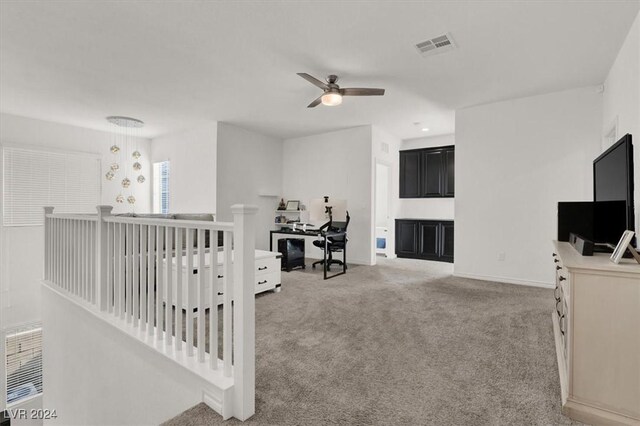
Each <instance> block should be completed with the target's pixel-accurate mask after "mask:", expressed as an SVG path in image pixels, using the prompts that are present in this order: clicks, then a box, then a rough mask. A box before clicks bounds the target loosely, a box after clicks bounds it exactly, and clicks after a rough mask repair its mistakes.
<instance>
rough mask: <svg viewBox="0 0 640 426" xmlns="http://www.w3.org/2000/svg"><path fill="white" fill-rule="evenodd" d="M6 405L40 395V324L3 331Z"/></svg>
mask: <svg viewBox="0 0 640 426" xmlns="http://www.w3.org/2000/svg"><path fill="white" fill-rule="evenodd" d="M4 343H5V356H6V361H5V366H6V377H7V387H6V389H7V399H6V401H7V404H13V403H16V402H18V401H20V400H22V399H25V398H30V397H32V396H35V395H40V394H41V393H42V325H41V324H39V323H38V324H31V325H28V326H24V327H20V328H14V329H11V330H7V331H6V332H5V342H4Z"/></svg>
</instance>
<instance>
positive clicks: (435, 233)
mask: <svg viewBox="0 0 640 426" xmlns="http://www.w3.org/2000/svg"><path fill="white" fill-rule="evenodd" d="M439 228H440V224H439V223H438V222H430V221H421V222H420V223H419V231H418V232H419V236H420V252H419V253H418V254H419V256H420V257H421V258H423V259H431V260H437V259H438V257H439V256H440V235H439V234H440V229H439Z"/></svg>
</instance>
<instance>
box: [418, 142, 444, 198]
mask: <svg viewBox="0 0 640 426" xmlns="http://www.w3.org/2000/svg"><path fill="white" fill-rule="evenodd" d="M442 157H443V156H442V151H423V152H422V196H423V197H441V196H442V184H443V182H442V181H443V176H442Z"/></svg>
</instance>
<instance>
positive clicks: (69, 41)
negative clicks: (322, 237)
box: [0, 0, 640, 138]
mask: <svg viewBox="0 0 640 426" xmlns="http://www.w3.org/2000/svg"><path fill="white" fill-rule="evenodd" d="M639 9H640V1H612V0H607V1H585V2H575V1H574V2H569V1H543V0H540V1H533V0H531V1H527V2H522V1H517V2H514V1H511V2H504V1H503V2H500V1H491V2H479V1H470V2H416V1H411V2H375V1H369V2H360V1H359V2H355V1H353V2H347V1H342V2H338V1H333V2H321V1H315V2H268V1H254V2H240V1H237V2H206V1H193V2H182V3H180V2H164V3H161V2H135V1H119V2H115V1H113V2H97V1H91V2H77V1H68V2H60V1H56V2H53V1H52V2H37V1H30V2H8V1H3V2H2V3H1V9H0V12H1V13H0V16H1V17H0V110H1V111H2V112H6V113H10V114H16V115H23V116H28V117H34V118H39V119H44V120H50V121H57V122H62V123H68V124H73V125H78V126H83V127H90V128H96V129H107V128H108V125H107V122H106V121H105V120H104V117H106V116H108V115H114V114H115V115H129V116H133V117H136V118H139V119H142V120H143V121H145V122H146V124H147V125H146V126H145V132H144V135H145V136H148V137H154V136H157V135H161V134H164V133H168V132H173V131H177V130H180V129H185V128H189V127H192V126H195V125H197V124H198V123H199V122H202V121H205V120H219V121H227V122H231V123H234V124H237V125H239V126H244V127H247V128H250V129H254V130H256V131H259V132H263V133H266V134H270V135H274V136H278V137H283V138H286V137H294V136H300V135H306V134H313V133H320V132H324V131H328V130H334V129H339V128H345V127H352V126H356V125H363V124H376V125H379V126H381V127H383V128H385V129H387V130H388V131H389V132H391V133H393V134H395V135H396V136H398V137H400V138H413V137H419V136H425V135H427V134H425V133H423V132H421V130H420V128H421V127H429V128H430V129H431V131H430V132H429V133H428V134H431V135H436V134H444V133H451V132H453V131H454V112H453V111H454V110H455V109H457V108H461V107H465V106H470V105H476V104H480V103H486V102H491V101H495V100H500V99H508V98H513V97H520V96H526V95H533V94H537V93H544V92H550V91H554V90H561V89H565V88H570V87H579V86H587V85H596V84H601V83H602V82H603V81H604V79H605V77H606V74H607V71H608V69H609V68H610V66H611V64H612V62H613V60H614V58H615V56H616V54H617V51H618V49H619V48H620V46H621V44H622V41H623V40H624V37H625V35H626V34H627V32H628V31H629V27H630V26H631V23H632V22H633V19H634V17H635V16H636V15H637V13H638V10H639ZM445 32H450V33H451V35H452V37H453V39H454V40H455V42H456V43H457V44H458V46H459V48H458V49H457V50H455V51H452V52H448V53H444V54H442V55H438V56H433V57H429V58H422V57H421V56H420V55H419V54H418V53H417V51H416V50H415V48H414V44H415V43H417V42H420V41H423V40H426V39H429V38H432V37H435V36H438V35H441V34H443V33H445ZM296 72H308V73H310V74H312V75H315V76H317V77H319V78H322V77H324V76H326V75H327V74H329V73H336V74H338V75H339V76H340V77H341V81H340V83H341V84H342V85H343V87H349V86H351V87H353V86H355V87H383V88H385V89H387V93H386V95H385V96H384V97H371V98H345V100H344V102H343V104H342V105H341V106H339V107H333V108H329V107H322V106H319V107H317V108H315V109H307V108H306V105H307V104H308V103H309V102H311V101H312V100H313V99H314V98H316V97H317V96H318V95H319V94H320V90H319V89H317V88H315V87H313V86H312V85H311V84H309V83H307V82H306V81H304V80H303V79H301V78H300V77H298V76H297V75H296ZM414 122H420V123H421V124H420V125H418V126H416V125H414V124H413V123H414Z"/></svg>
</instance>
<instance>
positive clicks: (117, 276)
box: [113, 223, 123, 317]
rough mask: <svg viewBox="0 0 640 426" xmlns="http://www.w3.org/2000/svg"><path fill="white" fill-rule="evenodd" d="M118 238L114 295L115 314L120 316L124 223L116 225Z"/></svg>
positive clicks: (116, 242)
mask: <svg viewBox="0 0 640 426" xmlns="http://www.w3.org/2000/svg"><path fill="white" fill-rule="evenodd" d="M116 228H117V229H116V240H115V241H114V247H115V252H114V255H113V256H114V259H113V261H114V263H115V264H116V272H115V273H114V275H113V278H114V279H113V296H114V299H115V303H114V305H115V306H114V314H115V316H117V317H119V316H120V307H121V303H120V299H121V297H122V291H121V290H120V288H121V287H122V286H121V283H122V281H121V280H122V255H123V252H122V243H123V241H122V239H123V237H122V224H121V223H118V224H117V226H116Z"/></svg>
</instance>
